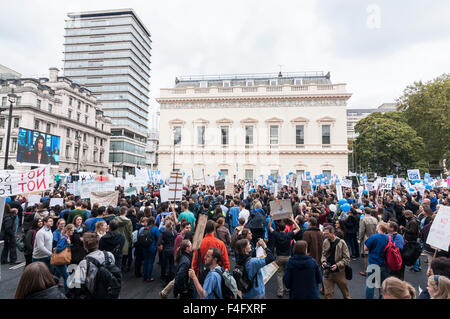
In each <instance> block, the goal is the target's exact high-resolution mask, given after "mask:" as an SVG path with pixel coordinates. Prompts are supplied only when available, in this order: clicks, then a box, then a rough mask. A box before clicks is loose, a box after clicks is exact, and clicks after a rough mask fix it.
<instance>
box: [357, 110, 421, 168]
mask: <svg viewBox="0 0 450 319" xmlns="http://www.w3.org/2000/svg"><path fill="white" fill-rule="evenodd" d="M375 123H376V124H377V129H375ZM355 131H356V132H357V133H359V136H358V137H357V138H356V141H355V148H356V154H357V162H358V166H360V167H362V168H368V171H369V172H377V145H378V175H382V176H386V175H389V174H395V173H396V168H395V165H394V163H397V162H398V163H400V165H401V171H399V174H400V172H403V175H405V174H404V173H405V172H406V169H412V168H419V169H421V170H424V169H425V168H426V162H425V161H424V160H423V152H424V143H423V140H422V138H421V137H419V136H417V133H416V131H414V130H413V129H412V128H411V127H410V126H409V125H408V124H407V123H406V120H405V119H404V117H402V113H399V112H388V113H385V114H381V113H380V112H375V113H372V114H370V115H369V116H367V117H366V118H364V119H362V120H360V121H359V122H358V123H357V124H356V126H355Z"/></svg>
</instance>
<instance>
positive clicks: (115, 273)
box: [67, 232, 122, 299]
mask: <svg viewBox="0 0 450 319" xmlns="http://www.w3.org/2000/svg"><path fill="white" fill-rule="evenodd" d="M83 247H84V249H85V250H86V251H87V252H88V254H87V256H86V257H85V258H84V259H83V260H82V261H81V262H80V263H79V264H78V266H77V268H76V269H75V273H73V274H72V275H70V276H69V278H68V280H67V281H68V282H67V285H68V287H69V289H70V290H69V296H70V297H72V298H74V299H118V298H119V294H120V289H121V284H122V272H121V270H120V268H119V267H117V266H116V265H115V260H114V256H113V254H112V253H110V252H107V251H101V250H99V238H98V235H97V234H96V233H93V232H87V233H84V234H83Z"/></svg>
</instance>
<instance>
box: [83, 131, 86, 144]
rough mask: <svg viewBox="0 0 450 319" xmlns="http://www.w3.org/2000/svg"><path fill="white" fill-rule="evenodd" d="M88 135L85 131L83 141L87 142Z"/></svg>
mask: <svg viewBox="0 0 450 319" xmlns="http://www.w3.org/2000/svg"><path fill="white" fill-rule="evenodd" d="M86 137H87V134H86V133H84V134H83V142H86Z"/></svg>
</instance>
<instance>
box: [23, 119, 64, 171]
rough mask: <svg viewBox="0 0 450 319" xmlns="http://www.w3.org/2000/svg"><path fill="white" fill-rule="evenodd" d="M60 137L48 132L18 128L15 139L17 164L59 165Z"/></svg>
mask: <svg viewBox="0 0 450 319" xmlns="http://www.w3.org/2000/svg"><path fill="white" fill-rule="evenodd" d="M59 152H60V137H59V136H56V135H52V134H49V133H43V132H39V131H34V130H29V129H26V128H22V127H20V128H19V136H18V139H17V158H16V161H17V163H18V164H24V165H33V166H44V165H48V164H50V165H51V166H58V165H59Z"/></svg>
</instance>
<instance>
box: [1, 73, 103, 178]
mask: <svg viewBox="0 0 450 319" xmlns="http://www.w3.org/2000/svg"><path fill="white" fill-rule="evenodd" d="M58 71H59V70H58V69H56V68H50V72H49V77H48V78H38V79H35V78H19V77H17V76H12V77H9V76H4V78H3V79H0V100H1V106H2V107H3V108H6V110H5V111H3V112H2V113H1V114H0V165H1V167H2V168H3V163H4V160H5V152H6V150H5V148H6V136H7V128H8V112H9V106H10V102H9V101H8V94H9V93H12V92H13V93H14V94H16V95H17V100H16V101H15V103H13V112H12V123H11V135H10V145H9V152H8V153H9V155H8V164H10V165H12V166H13V167H14V169H19V170H20V169H21V168H24V169H30V168H31V165H30V164H22V163H17V162H16V157H17V151H18V139H19V128H25V129H29V130H33V131H39V132H42V133H50V134H52V135H55V136H59V137H60V145H59V150H58V153H57V156H58V158H59V166H58V167H52V173H53V174H56V173H57V172H59V171H60V172H66V173H69V172H76V171H77V166H78V167H79V170H80V171H89V172H95V173H101V172H103V173H104V174H106V173H108V172H109V171H110V169H111V165H110V164H109V163H108V152H109V140H110V134H111V120H110V119H109V118H107V117H106V116H105V115H104V114H103V111H102V106H101V104H99V103H98V101H97V99H96V98H95V96H94V95H93V94H92V92H91V91H90V90H88V89H86V88H85V87H83V86H80V85H79V84H77V83H75V82H73V81H71V80H70V79H68V78H66V77H63V76H58ZM77 137H78V138H77Z"/></svg>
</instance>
